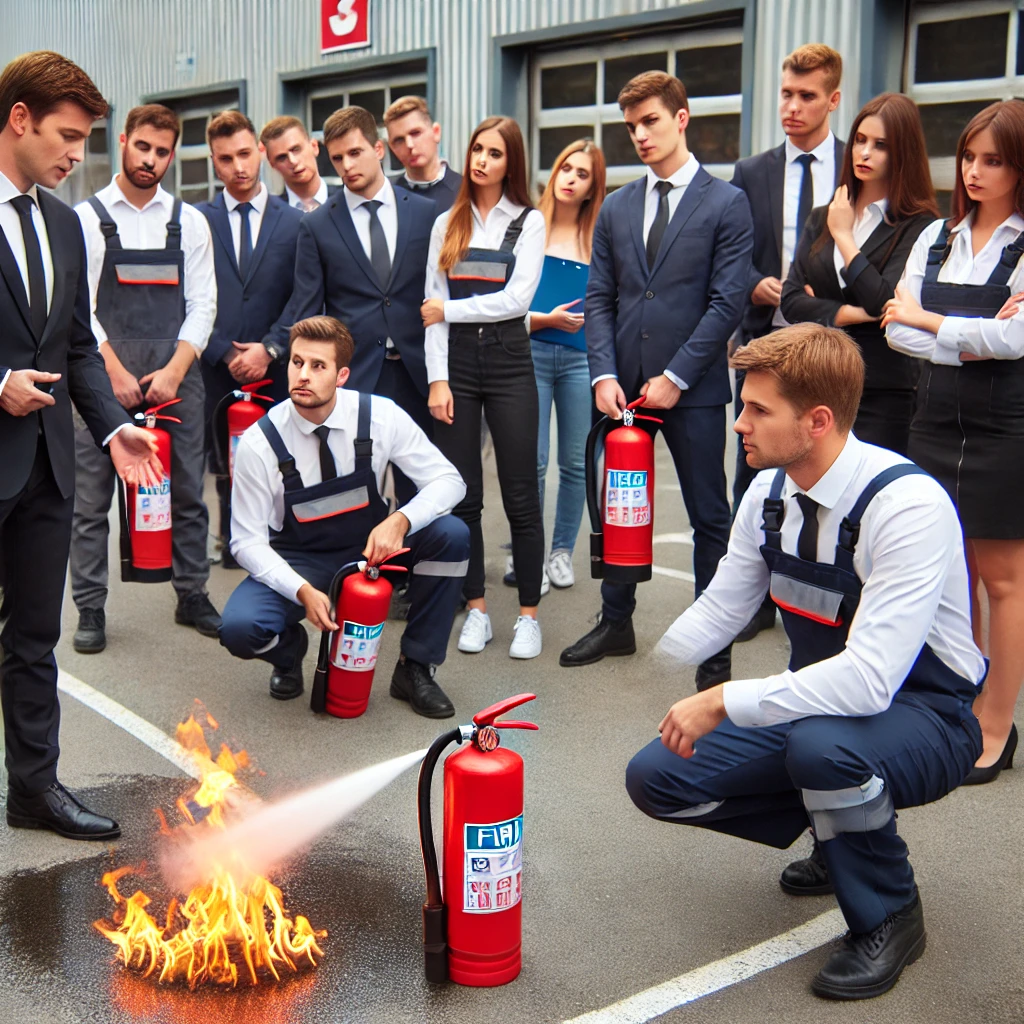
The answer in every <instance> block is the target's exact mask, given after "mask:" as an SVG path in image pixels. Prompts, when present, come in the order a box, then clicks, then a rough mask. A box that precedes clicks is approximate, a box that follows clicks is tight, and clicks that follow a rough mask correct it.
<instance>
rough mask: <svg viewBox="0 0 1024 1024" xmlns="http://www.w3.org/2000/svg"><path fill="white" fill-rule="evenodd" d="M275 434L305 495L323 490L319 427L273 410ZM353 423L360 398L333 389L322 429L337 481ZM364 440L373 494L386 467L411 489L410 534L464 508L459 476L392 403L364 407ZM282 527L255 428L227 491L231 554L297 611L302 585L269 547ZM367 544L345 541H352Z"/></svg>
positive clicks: (272, 469) (290, 409) (273, 478)
mask: <svg viewBox="0 0 1024 1024" xmlns="http://www.w3.org/2000/svg"><path fill="white" fill-rule="evenodd" d="M267 415H268V416H269V417H270V421H271V422H272V423H273V424H274V426H275V427H277V429H278V431H279V432H280V434H281V439H282V440H283V441H284V445H285V447H286V448H287V449H288V451H289V452H290V453H291V454H292V456H293V458H294V459H295V468H296V469H297V470H298V471H299V476H301V477H302V484H303V486H304V487H312V486H313V485H314V484H318V483H321V481H322V477H321V475H320V439H319V438H318V437H317V436H316V435H315V434H314V433H313V431H314V430H315V429H316V427H317V424H315V423H310V422H309V420H306V419H303V417H302V416H300V415H299V414H298V412H296V410H295V406H294V404H293V403H292V402H291V401H290V400H289V401H284V402H281V403H280V404H278V405H275V406H274V407H273V408H272V409H271V410H270V412H269V413H268V414H267ZM358 417H359V394H358V392H356V391H346V390H344V389H339V391H338V401H337V404H336V405H335V407H334V409H333V411H332V412H331V414H330V416H328V417H327V419H326V420H325V421H324V424H325V425H326V426H327V427H329V428H330V434H329V435H328V442H327V443H328V445H329V446H330V449H331V453H332V454H333V455H334V464H335V466H336V467H337V470H338V476H347V475H348V474H350V473H352V472H354V471H355V465H356V457H355V450H354V449H353V444H354V442H355V439H356V429H357V426H358ZM370 436H371V437H372V438H373V456H372V459H371V466H372V467H373V473H374V476H375V477H376V478H377V489H378V490H380V489H381V488H382V487H383V483H384V474H385V472H386V470H387V468H388V463H389V462H393V463H394V464H395V465H396V466H398V468H399V469H401V470H402V472H403V473H405V475H406V476H408V477H409V479H410V480H412V482H413V483H414V484H416V486H417V488H419V490H418V492H417V493H416V495H415V496H414V497H413V498H412V499H411V500H410V501H409V502H408V503H407V504H405V505H403V506H402V513H403V514H404V515H405V517H406V518H407V519H408V520H409V533H410V534H413V533H416V531H417V530H422V529H423V527H424V526H428V525H429V524H430V523H432V522H433V521H434V520H435V519H437V518H438V517H440V516H443V515H447V514H448V513H449V512H451V510H452V509H453V508H454V507H455V506H456V505H457V504H458V503H459V502H460V501H461V500H462V498H463V497H464V495H465V493H466V485H465V484H464V483H463V482H462V477H461V476H459V472H458V470H457V469H456V468H455V467H454V466H453V465H452V464H451V463H450V462H449V461H448V460H447V459H446V458H445V457H444V456H443V455H442V454H441V453H440V451H438V449H437V448H436V447H434V445H433V444H431V443H430V441H429V440H427V435H426V434H424V433H423V431H422V430H420V428H419V427H418V426H417V425H416V424H415V423H414V422H413V420H412V418H411V417H410V416H409V414H408V413H407V412H405V411H404V410H403V409H400V408H399V407H398V406H397V405H395V403H394V402H392V401H391V399H390V398H381V397H380V396H378V395H374V396H373V401H372V404H371V407H370ZM283 523H284V481H283V479H282V477H281V470H280V468H279V467H278V464H277V456H276V455H275V454H274V452H273V449H272V448H271V447H270V444H269V443H268V441H267V439H266V437H264V436H263V431H262V430H260V428H259V426H258V425H256V424H253V426H251V427H250V428H249V429H248V430H247V431H246V432H245V433H244V434H243V435H242V439H241V441H239V442H238V449H237V451H236V452H235V467H234V479H233V483H232V489H231V553H232V554H233V555H234V556H235V558H237V559H238V561H239V563H240V564H241V565H242V566H243V568H245V569H248V571H249V573H250V575H251V576H252V577H253V578H254V579H257V580H259V581H260V582H261V583H265V584H266V585H267V586H268V587H270V588H271V589H273V590H275V591H277V593H279V594H280V595H281V596H282V597H287V598H288V599H289V600H290V601H295V602H296V603H299V602H298V600H297V598H296V595H297V594H298V592H299V588H300V587H301V586H302V585H303V584H304V583H305V582H306V581H305V579H303V577H302V576H300V575H299V573H297V572H296V571H295V570H294V569H293V568H292V567H291V566H290V565H289V564H288V563H287V562H286V561H285V560H284V558H282V557H281V555H279V554H278V553H277V552H276V551H275V550H274V549H273V548H272V547H271V546H270V533H269V531H270V530H280V529H281V526H282V524H283ZM365 539H366V538H365V537H359V538H345V537H341V536H339V546H340V545H341V544H342V543H343V542H348V541H358V542H359V544H360V547H362V544H363V542H364V541H365Z"/></svg>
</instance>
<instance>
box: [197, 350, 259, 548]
mask: <svg viewBox="0 0 1024 1024" xmlns="http://www.w3.org/2000/svg"><path fill="white" fill-rule="evenodd" d="M199 366H200V369H201V371H202V375H203V391H204V392H205V395H206V400H205V403H204V404H205V414H204V421H205V422H204V426H205V430H204V435H203V437H204V449H205V451H206V460H207V464H208V466H209V469H210V472H211V473H214V474H216V475H217V476H216V480H217V482H216V487H217V505H218V523H217V536H218V537H220V538H221V539H222V540H223V541H224V548H225V549H227V547H228V544H229V543H230V541H231V484H230V482H229V480H228V478H227V476H221V475H219V472H218V470H219V467H218V466H217V460H216V451H217V449H216V447H215V445H216V443H217V439H216V438H215V437H214V431H215V430H216V429H217V424H216V423H214V421H213V418H214V413H215V412H216V411H217V405H218V403H219V402H220V401H221V399H222V398H224V396H225V395H229V394H230V393H231V392H232V391H234V390H235V389H236V388H238V387H240V385H239V383H238V382H237V381H236V380H235V378H234V377H232V376H231V374H230V373H228V368H227V365H226V364H225V363H224V362H219V363H216V364H214V363H210V362H208V361H207V360H205V359H203V360H201V361H200V363H199ZM261 404H262V403H261ZM220 443H221V445H222V446H224V445H227V438H222V439H220ZM224 457H225V459H226V458H227V457H228V453H227V451H226V450H225V451H224ZM226 470H227V467H225V472H226Z"/></svg>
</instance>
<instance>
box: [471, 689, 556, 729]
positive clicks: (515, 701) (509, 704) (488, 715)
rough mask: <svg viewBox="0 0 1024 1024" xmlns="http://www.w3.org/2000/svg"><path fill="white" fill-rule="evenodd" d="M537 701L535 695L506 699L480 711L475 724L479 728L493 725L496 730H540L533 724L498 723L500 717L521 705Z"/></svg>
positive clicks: (521, 695) (523, 694)
mask: <svg viewBox="0 0 1024 1024" xmlns="http://www.w3.org/2000/svg"><path fill="white" fill-rule="evenodd" d="M536 699H537V695H536V694H535V693H517V694H516V695H515V696H514V697H506V698H505V700H499V701H498V703H497V704H492V705H491V706H490V707H489V708H484V709H483V711H478V712H477V713H476V714H475V715H474V716H473V724H474V725H475V726H477V728H480V727H482V726H485V725H492V726H494V728H495V729H538V728H540V727H539V726H537V725H534V723H533V722H499V721H497V718H498V717H499V716H500V715H504V714H505V713H506V712H508V711H511V710H512V709H513V708H517V707H519V705H520V704H526V703H527V702H528V701H531V700H536Z"/></svg>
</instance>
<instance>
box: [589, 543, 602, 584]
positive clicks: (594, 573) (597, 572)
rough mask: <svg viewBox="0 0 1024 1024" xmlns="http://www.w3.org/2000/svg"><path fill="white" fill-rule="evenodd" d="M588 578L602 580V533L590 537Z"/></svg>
mask: <svg viewBox="0 0 1024 1024" xmlns="http://www.w3.org/2000/svg"><path fill="white" fill-rule="evenodd" d="M590 578H591V579H592V580H603V579H604V534H603V533H592V534H591V535H590Z"/></svg>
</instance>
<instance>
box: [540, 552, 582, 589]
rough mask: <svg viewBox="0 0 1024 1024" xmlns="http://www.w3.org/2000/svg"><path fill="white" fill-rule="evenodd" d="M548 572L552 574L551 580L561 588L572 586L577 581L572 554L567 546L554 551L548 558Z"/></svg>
mask: <svg viewBox="0 0 1024 1024" xmlns="http://www.w3.org/2000/svg"><path fill="white" fill-rule="evenodd" d="M547 572H548V573H550V575H551V582H552V583H553V584H554V585H555V586H556V587H558V588H559V590H564V589H565V588H566V587H571V586H572V585H573V584H574V583H575V582H576V577H575V576H574V575H573V572H572V554H571V553H570V552H569V551H567V550H566V549H565V548H559V549H558V550H557V551H552V552H551V557H550V558H549V559H548V564H547Z"/></svg>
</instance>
